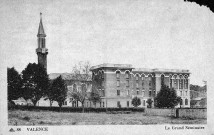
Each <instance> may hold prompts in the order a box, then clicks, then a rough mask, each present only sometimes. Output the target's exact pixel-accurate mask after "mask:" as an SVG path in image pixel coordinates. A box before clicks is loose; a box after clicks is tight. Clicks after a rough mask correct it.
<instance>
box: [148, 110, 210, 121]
mask: <svg viewBox="0 0 214 135" xmlns="http://www.w3.org/2000/svg"><path fill="white" fill-rule="evenodd" d="M145 113H146V114H147V115H154V116H174V117H177V118H178V117H179V118H199V119H200V118H202V119H206V118H207V109H206V108H174V109H153V108H151V109H149V108H147V109H145Z"/></svg>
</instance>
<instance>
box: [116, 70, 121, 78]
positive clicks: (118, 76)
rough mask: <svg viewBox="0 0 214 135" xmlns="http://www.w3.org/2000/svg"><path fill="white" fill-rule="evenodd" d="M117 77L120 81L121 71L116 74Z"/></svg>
mask: <svg viewBox="0 0 214 135" xmlns="http://www.w3.org/2000/svg"><path fill="white" fill-rule="evenodd" d="M116 77H117V79H120V71H117V72H116Z"/></svg>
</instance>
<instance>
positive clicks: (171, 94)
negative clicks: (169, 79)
mask: <svg viewBox="0 0 214 135" xmlns="http://www.w3.org/2000/svg"><path fill="white" fill-rule="evenodd" d="M179 102H180V98H179V97H177V94H176V91H175V90H174V88H172V89H170V88H169V87H168V86H166V85H162V86H161V89H160V91H159V92H158V94H157V96H156V97H155V106H156V107H158V108H174V107H175V106H176V105H178V103H179Z"/></svg>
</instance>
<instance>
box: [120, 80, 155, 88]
mask: <svg viewBox="0 0 214 135" xmlns="http://www.w3.org/2000/svg"><path fill="white" fill-rule="evenodd" d="M142 86H144V82H142ZM149 86H152V81H149ZM117 87H120V80H117ZM126 87H129V80H126ZM136 88H139V82H137V83H136Z"/></svg>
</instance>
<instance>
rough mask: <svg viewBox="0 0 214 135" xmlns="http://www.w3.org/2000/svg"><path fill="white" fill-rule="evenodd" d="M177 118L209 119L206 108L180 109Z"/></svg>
mask: <svg viewBox="0 0 214 135" xmlns="http://www.w3.org/2000/svg"><path fill="white" fill-rule="evenodd" d="M177 117H180V118H182V117H186V118H202V119H204V118H207V109H206V108H194V109H193V108H181V109H178V116H177Z"/></svg>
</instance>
